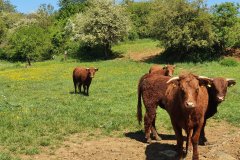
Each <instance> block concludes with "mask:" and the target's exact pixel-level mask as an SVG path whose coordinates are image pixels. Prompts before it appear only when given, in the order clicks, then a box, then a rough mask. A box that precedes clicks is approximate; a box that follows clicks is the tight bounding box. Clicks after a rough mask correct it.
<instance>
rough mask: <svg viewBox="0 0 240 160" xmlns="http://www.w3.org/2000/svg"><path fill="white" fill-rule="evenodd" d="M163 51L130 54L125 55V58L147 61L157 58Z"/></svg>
mask: <svg viewBox="0 0 240 160" xmlns="http://www.w3.org/2000/svg"><path fill="white" fill-rule="evenodd" d="M162 51H163V49H155V50H149V51H145V52H139V53H137V52H131V53H128V54H126V55H125V58H129V59H131V60H134V61H145V60H147V59H151V58H153V57H155V56H158V55H159V54H160V53H161V52H162Z"/></svg>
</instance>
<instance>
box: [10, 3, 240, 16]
mask: <svg viewBox="0 0 240 160" xmlns="http://www.w3.org/2000/svg"><path fill="white" fill-rule="evenodd" d="M118 1H121V0H118ZM135 1H141V0H135ZM10 2H11V4H13V5H15V6H16V9H17V11H19V12H22V13H31V12H34V11H36V10H37V9H38V7H39V5H40V4H51V5H52V6H53V7H54V9H55V10H57V9H58V8H59V6H58V0H10ZM222 2H239V0H208V1H207V4H208V6H210V5H213V4H216V3H222Z"/></svg>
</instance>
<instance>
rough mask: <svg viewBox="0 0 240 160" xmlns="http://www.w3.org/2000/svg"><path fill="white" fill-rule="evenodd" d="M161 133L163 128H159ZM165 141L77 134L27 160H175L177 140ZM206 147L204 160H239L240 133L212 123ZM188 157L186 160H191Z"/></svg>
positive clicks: (168, 138)
mask: <svg viewBox="0 0 240 160" xmlns="http://www.w3.org/2000/svg"><path fill="white" fill-rule="evenodd" d="M159 129H160V130H162V128H159ZM159 133H160V137H161V138H162V140H161V141H160V142H155V141H153V143H151V144H146V143H145V138H144V134H143V132H141V131H137V132H126V133H124V135H125V137H123V138H116V137H101V138H99V139H97V137H95V138H94V139H92V140H86V138H84V137H85V136H86V135H84V136H83V135H80V134H75V135H72V136H70V137H69V138H68V140H67V141H65V142H64V143H63V144H62V146H61V147H60V148H58V149H57V150H55V151H54V152H53V151H50V149H49V150H48V149H45V151H44V152H43V153H41V154H39V155H34V156H24V159H38V160H46V159H48V160H64V159H66V160H145V159H146V160H172V159H175V158H174V156H175V155H176V152H175V149H176V139H175V136H174V135H173V134H172V133H170V134H169V132H166V131H164V132H160V131H159ZM206 136H207V138H208V141H209V143H210V144H209V145H207V146H199V153H200V159H202V160H239V159H240V129H239V128H237V127H234V126H231V125H230V124H228V123H226V122H224V121H221V122H217V121H213V120H210V121H209V122H208V125H207V127H206ZM191 155H192V152H189V153H188V156H187V157H186V159H187V160H190V159H191Z"/></svg>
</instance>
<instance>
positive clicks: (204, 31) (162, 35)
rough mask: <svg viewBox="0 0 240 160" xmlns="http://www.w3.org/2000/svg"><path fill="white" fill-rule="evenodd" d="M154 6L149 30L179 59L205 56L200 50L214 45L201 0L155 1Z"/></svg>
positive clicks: (210, 27)
mask: <svg viewBox="0 0 240 160" xmlns="http://www.w3.org/2000/svg"><path fill="white" fill-rule="evenodd" d="M154 6H156V8H155V12H153V15H152V18H151V19H152V23H153V24H152V26H153V28H152V32H153V35H155V36H156V38H157V39H159V40H160V41H162V43H163V45H164V47H165V48H166V50H171V52H172V53H173V54H175V55H176V56H178V57H180V58H181V59H185V58H186V57H194V58H195V57H198V56H200V57H198V58H199V59H202V58H203V57H204V58H206V55H204V54H203V53H204V52H202V53H201V51H202V50H204V49H205V50H206V49H207V48H211V46H212V45H213V44H214V33H213V31H212V25H211V19H210V15H209V14H208V11H207V8H206V6H205V4H204V3H203V2H202V0H195V1H191V2H189V1H187V0H157V1H156V2H155V5H154ZM156 17H158V18H156Z"/></svg>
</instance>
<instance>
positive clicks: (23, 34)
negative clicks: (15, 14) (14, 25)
mask: <svg viewBox="0 0 240 160" xmlns="http://www.w3.org/2000/svg"><path fill="white" fill-rule="evenodd" d="M9 45H10V46H9V51H10V53H11V55H10V56H9V58H10V59H12V60H19V61H24V60H27V61H28V63H29V65H31V60H44V59H49V58H51V54H50V53H51V52H50V51H49V50H50V49H51V41H50V37H49V34H48V33H47V32H46V30H44V29H43V28H41V27H39V26H36V25H29V26H23V27H20V28H19V29H18V30H17V31H16V32H15V33H14V34H13V35H12V36H11V37H10V39H9Z"/></svg>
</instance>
